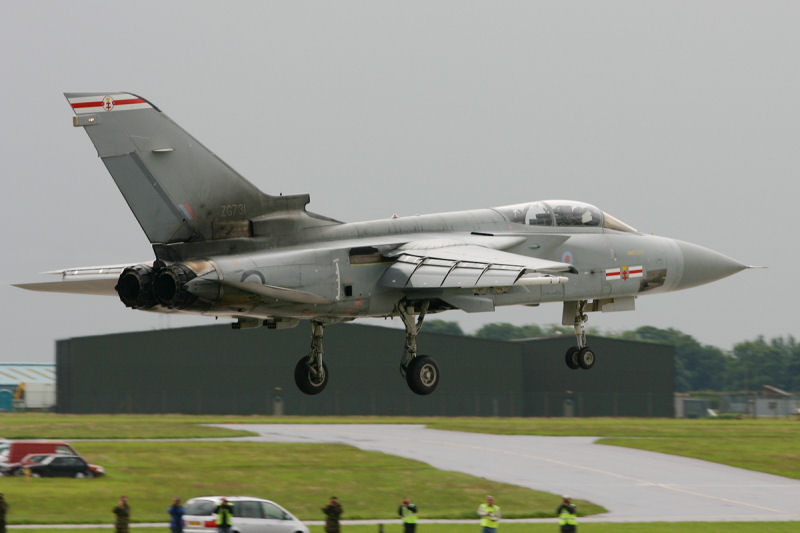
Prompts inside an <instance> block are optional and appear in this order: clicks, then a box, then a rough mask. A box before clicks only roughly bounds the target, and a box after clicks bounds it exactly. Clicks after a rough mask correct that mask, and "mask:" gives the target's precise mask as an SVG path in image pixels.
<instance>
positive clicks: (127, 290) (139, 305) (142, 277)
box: [114, 265, 156, 309]
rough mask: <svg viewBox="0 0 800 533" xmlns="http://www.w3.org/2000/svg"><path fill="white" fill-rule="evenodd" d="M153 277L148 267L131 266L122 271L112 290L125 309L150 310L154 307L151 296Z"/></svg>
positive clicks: (151, 270) (153, 298)
mask: <svg viewBox="0 0 800 533" xmlns="http://www.w3.org/2000/svg"><path fill="white" fill-rule="evenodd" d="M154 277H155V276H154V274H153V268H152V267H151V266H149V265H135V266H131V267H128V268H126V269H125V270H123V271H122V274H120V276H119V280H117V285H116V286H115V287H114V290H116V291H117V294H119V299H120V300H122V303H124V304H125V307H130V308H131V309H150V308H151V307H153V306H155V305H156V299H155V297H154V296H153V278H154Z"/></svg>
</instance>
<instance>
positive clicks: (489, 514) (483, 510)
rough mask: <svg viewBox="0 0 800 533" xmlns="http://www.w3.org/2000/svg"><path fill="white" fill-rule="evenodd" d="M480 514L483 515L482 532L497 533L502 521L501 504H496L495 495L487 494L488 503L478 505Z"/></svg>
mask: <svg viewBox="0 0 800 533" xmlns="http://www.w3.org/2000/svg"><path fill="white" fill-rule="evenodd" d="M478 516H480V517H481V533H496V531H497V524H498V522H499V521H500V506H499V505H495V504H494V497H492V496H487V497H486V503H482V504H480V506H478Z"/></svg>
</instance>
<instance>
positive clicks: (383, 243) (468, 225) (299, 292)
mask: <svg viewBox="0 0 800 533" xmlns="http://www.w3.org/2000/svg"><path fill="white" fill-rule="evenodd" d="M65 96H66V98H67V101H68V102H69V105H70V107H71V108H72V111H73V112H74V117H73V125H74V126H76V127H81V128H83V129H84V130H85V131H86V133H87V134H88V135H89V138H90V139H91V141H92V143H93V144H94V146H95V148H96V149H97V154H98V156H99V157H100V159H101V160H102V161H103V163H104V164H105V166H106V168H107V169H108V172H109V173H110V174H111V177H112V178H113V179H114V181H115V182H116V184H117V186H118V188H119V190H120V192H121V193H122V195H123V196H124V198H125V200H126V202H127V203H128V205H129V206H130V208H131V210H132V211H133V214H134V215H135V216H136V219H137V220H138V222H139V224H140V225H141V227H142V230H144V233H145V234H146V236H147V238H148V239H149V240H150V242H151V243H152V246H153V252H154V255H155V258H154V260H149V261H144V262H142V263H140V264H131V265H112V266H102V267H98V266H95V267H82V268H68V269H64V270H58V271H54V272H50V273H51V274H57V275H59V276H60V277H61V279H60V280H59V281H54V282H46V283H27V284H20V285H17V286H18V287H22V288H26V289H31V290H37V291H54V292H72V293H82V294H107V295H117V296H118V297H119V299H120V300H121V301H122V303H123V304H125V305H126V306H127V307H130V308H132V309H139V310H143V311H154V312H162V313H195V314H200V315H207V316H210V317H228V318H230V319H232V320H235V322H233V323H232V325H233V327H234V328H235V329H244V328H252V327H258V326H265V327H267V328H290V327H294V326H296V325H298V323H299V322H300V321H301V320H303V321H306V320H307V321H309V322H310V324H311V347H310V350H309V353H308V354H307V355H303V356H302V357H301V358H300V360H299V361H298V362H297V365H296V367H295V376H294V377H295V381H296V383H297V386H298V388H299V389H300V390H301V391H303V392H304V393H307V394H317V393H319V392H321V391H322V390H323V389H324V388H325V386H326V385H327V383H328V378H329V376H330V373H329V371H328V367H327V365H326V363H325V361H323V342H322V339H323V330H324V328H325V327H326V326H328V325H330V324H335V323H337V322H344V321H350V320H354V319H357V318H362V317H400V318H401V319H402V322H403V324H404V325H405V331H406V338H405V344H404V346H403V350H402V357H401V359H400V368H401V373H402V375H403V376H404V377H405V379H406V381H407V383H408V386H409V387H410V388H411V390H412V391H413V392H415V393H417V394H423V395H424V394H430V393H431V392H433V391H434V390H435V389H436V387H437V385H438V383H439V378H440V372H439V368H438V366H437V364H436V362H435V360H434V359H433V358H431V357H429V356H427V355H421V354H418V353H417V335H418V334H419V333H420V330H421V328H422V324H423V321H424V319H425V317H426V316H427V315H428V314H430V313H438V312H441V311H447V310H452V309H461V310H462V311H466V312H468V313H479V312H488V311H493V310H494V309H495V308H496V307H497V306H503V305H526V306H537V305H539V304H542V303H548V302H562V303H563V313H562V323H563V324H564V325H568V326H573V327H574V329H575V337H576V339H577V340H576V344H575V346H573V347H571V348H570V349H569V350H568V351H567V352H566V354H565V356H564V358H565V362H566V364H567V366H569V368H572V369H579V368H581V369H590V368H592V366H593V365H594V364H595V361H596V357H595V353H594V351H593V350H592V349H591V347H589V346H588V344H587V339H586V332H585V323H586V321H587V313H590V312H609V311H632V310H633V309H634V304H635V301H636V298H637V297H638V296H640V295H645V294H656V293H663V292H669V291H676V290H680V289H686V288H689V287H695V286H698V285H702V284H704V283H709V282H712V281H714V280H718V279H721V278H724V277H726V276H729V275H731V274H734V273H736V272H739V271H741V270H743V269H745V268H748V267H747V266H745V265H743V264H741V263H739V262H737V261H734V260H733V259H731V258H729V257H726V256H724V255H722V254H720V253H717V252H715V251H712V250H710V249H707V248H703V247H701V246H698V245H695V244H691V243H688V242H682V241H678V240H674V239H669V238H666V237H659V236H654V235H646V234H643V233H641V232H639V231H637V230H636V229H635V228H633V227H631V226H629V225H628V224H626V223H624V222H623V221H622V220H620V219H619V218H616V217H614V216H612V215H610V214H608V213H606V212H604V211H602V210H600V209H598V208H596V207H594V206H592V205H589V204H586V203H582V202H577V201H572V200H546V201H531V202H526V203H520V204H515V205H508V206H502V207H494V208H487V209H475V210H470V211H457V212H448V213H437V214H431V215H419V216H410V217H396V216H394V217H392V218H389V219H383V220H372V221H368V222H355V223H344V222H340V221H338V220H334V219H332V218H329V217H325V216H321V215H318V214H315V213H312V212H310V211H308V210H307V209H306V206H307V204H308V203H309V200H310V197H309V195H307V194H299V195H291V196H283V195H279V196H273V195H269V194H264V193H263V192H261V191H260V190H259V189H258V188H256V187H255V186H254V185H253V184H251V183H250V182H249V181H247V180H246V179H245V178H243V177H242V176H241V175H239V174H238V173H237V172H236V171H235V170H233V169H232V168H231V167H229V166H228V165H227V164H226V163H225V162H223V161H222V160H221V159H219V158H218V157H217V156H216V155H214V153H212V152H211V151H210V150H208V149H207V148H206V147H205V146H203V145H202V144H200V143H199V142H198V141H197V140H196V139H194V138H193V137H192V136H191V135H189V134H188V133H187V132H186V131H184V130H183V129H182V128H181V127H180V126H178V125H177V124H176V123H175V122H173V121H172V120H171V119H170V118H169V117H168V116H167V115H165V114H164V113H163V112H162V111H161V110H160V109H159V108H158V107H156V106H155V105H154V104H153V103H151V102H150V101H149V100H146V99H145V98H142V97H140V96H137V95H135V94H132V93H126V92H110V93H101V92H97V93H66V94H65Z"/></svg>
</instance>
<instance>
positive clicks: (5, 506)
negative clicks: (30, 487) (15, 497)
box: [0, 492, 8, 533]
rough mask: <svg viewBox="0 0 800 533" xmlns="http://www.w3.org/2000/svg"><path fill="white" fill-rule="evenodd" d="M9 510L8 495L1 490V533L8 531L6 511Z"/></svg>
mask: <svg viewBox="0 0 800 533" xmlns="http://www.w3.org/2000/svg"><path fill="white" fill-rule="evenodd" d="M7 512H8V502H7V501H6V497H5V496H4V495H3V493H2V492H0V533H6V513H7Z"/></svg>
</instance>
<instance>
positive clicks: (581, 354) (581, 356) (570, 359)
mask: <svg viewBox="0 0 800 533" xmlns="http://www.w3.org/2000/svg"><path fill="white" fill-rule="evenodd" d="M575 303H576V304H577V305H576V306H575V317H574V319H573V326H574V327H575V338H576V339H577V340H578V345H577V346H572V347H570V348H569V349H568V350H567V353H566V354H565V355H564V359H565V361H566V363H567V366H568V367H569V368H571V369H573V370H575V369H578V368H585V369H586V370H589V369H590V368H592V367H593V366H594V362H595V355H594V350H592V349H591V348H589V347H588V346H587V345H586V327H585V324H586V322H587V321H588V320H589V317H588V316H586V314H584V312H583V306H584V305H586V300H581V301H579V302H575ZM565 306H566V304H565Z"/></svg>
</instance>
